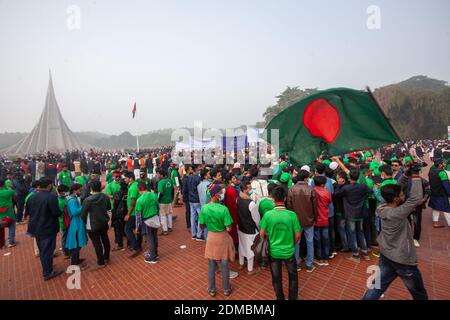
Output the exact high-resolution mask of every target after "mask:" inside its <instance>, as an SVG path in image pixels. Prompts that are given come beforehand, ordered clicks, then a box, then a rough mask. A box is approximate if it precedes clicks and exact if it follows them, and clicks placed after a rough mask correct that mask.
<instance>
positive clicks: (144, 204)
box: [136, 192, 158, 220]
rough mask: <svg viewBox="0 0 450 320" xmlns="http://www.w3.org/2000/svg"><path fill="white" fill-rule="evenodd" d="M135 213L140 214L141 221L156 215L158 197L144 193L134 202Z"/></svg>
mask: <svg viewBox="0 0 450 320" xmlns="http://www.w3.org/2000/svg"><path fill="white" fill-rule="evenodd" d="M136 211H137V212H141V213H142V220H146V219H148V218H151V217H153V216H155V215H157V214H158V196H157V195H156V194H155V193H153V192H146V193H144V194H143V195H141V196H140V197H139V199H138V200H137V201H136Z"/></svg>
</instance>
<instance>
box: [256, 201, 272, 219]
mask: <svg viewBox="0 0 450 320" xmlns="http://www.w3.org/2000/svg"><path fill="white" fill-rule="evenodd" d="M273 208H275V202H273V200H272V199H270V198H262V199H261V200H260V202H259V206H258V211H259V214H260V215H261V217H263V216H264V214H265V213H266V212H268V211H270V210H272V209H273Z"/></svg>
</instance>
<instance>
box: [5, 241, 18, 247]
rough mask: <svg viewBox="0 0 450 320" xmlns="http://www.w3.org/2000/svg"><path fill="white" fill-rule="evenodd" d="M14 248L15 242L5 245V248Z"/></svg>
mask: <svg viewBox="0 0 450 320" xmlns="http://www.w3.org/2000/svg"><path fill="white" fill-rule="evenodd" d="M15 246H17V243H16V242H8V244H7V245H6V247H7V248H13V247H15Z"/></svg>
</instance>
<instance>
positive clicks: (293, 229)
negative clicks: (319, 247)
mask: <svg viewBox="0 0 450 320" xmlns="http://www.w3.org/2000/svg"><path fill="white" fill-rule="evenodd" d="M272 194H273V198H274V200H275V208H274V209H273V210H270V211H269V212H267V213H266V214H265V215H264V217H263V218H262V220H261V222H260V223H259V226H260V233H259V234H260V237H261V239H264V238H265V237H266V236H267V237H268V238H269V256H270V257H269V259H270V265H271V268H270V271H271V273H272V284H273V287H274V291H275V294H276V296H277V300H285V295H284V292H283V284H282V281H281V272H282V270H281V268H282V265H283V263H284V264H285V265H286V267H287V269H288V275H289V300H297V299H298V275H297V262H296V260H295V255H294V252H295V245H296V244H297V242H298V241H299V240H300V224H299V222H298V218H297V215H296V214H295V212H293V211H290V210H287V209H286V207H285V201H286V191H285V190H284V188H283V187H281V186H280V187H276V188H275V189H274V190H273V192H272Z"/></svg>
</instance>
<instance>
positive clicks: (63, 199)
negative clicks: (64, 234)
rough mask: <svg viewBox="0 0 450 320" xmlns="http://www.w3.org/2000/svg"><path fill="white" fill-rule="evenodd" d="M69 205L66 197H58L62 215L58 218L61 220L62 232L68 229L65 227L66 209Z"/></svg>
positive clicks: (60, 227)
mask: <svg viewBox="0 0 450 320" xmlns="http://www.w3.org/2000/svg"><path fill="white" fill-rule="evenodd" d="M66 205H67V199H66V197H64V196H58V207H59V211H61V215H60V216H59V217H58V220H59V229H60V230H61V231H65V230H66V228H65V227H64V208H65V207H66Z"/></svg>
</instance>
